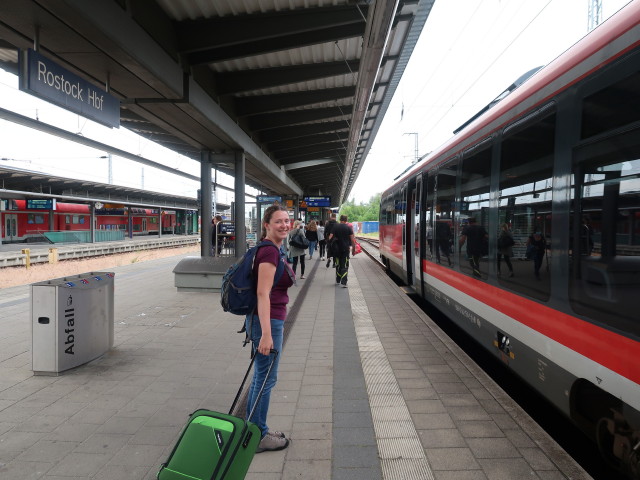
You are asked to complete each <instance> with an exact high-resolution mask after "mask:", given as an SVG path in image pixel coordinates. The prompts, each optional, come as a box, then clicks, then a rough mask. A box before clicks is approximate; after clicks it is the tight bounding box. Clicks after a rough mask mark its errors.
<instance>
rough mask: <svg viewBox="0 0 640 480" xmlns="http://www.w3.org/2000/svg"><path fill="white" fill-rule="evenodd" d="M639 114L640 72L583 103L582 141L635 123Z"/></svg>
mask: <svg viewBox="0 0 640 480" xmlns="http://www.w3.org/2000/svg"><path fill="white" fill-rule="evenodd" d="M621 99H624V101H621ZM639 111H640V72H635V73H634V74H632V75H629V76H628V77H626V78H623V79H621V80H619V81H618V82H616V83H613V84H611V85H609V86H607V87H606V88H603V89H602V90H600V91H598V92H596V93H594V94H592V95H589V96H588V97H586V98H585V99H584V100H583V102H582V138H588V137H591V136H594V135H597V134H599V133H602V132H607V131H611V130H613V129H615V128H618V127H621V126H623V125H628V124H630V123H632V122H637V121H638V112H639Z"/></svg>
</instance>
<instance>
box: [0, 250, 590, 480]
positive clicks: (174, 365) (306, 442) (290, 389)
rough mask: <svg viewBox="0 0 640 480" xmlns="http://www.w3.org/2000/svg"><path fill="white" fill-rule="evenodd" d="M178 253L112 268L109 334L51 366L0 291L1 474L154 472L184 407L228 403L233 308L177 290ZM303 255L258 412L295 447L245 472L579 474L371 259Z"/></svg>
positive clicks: (236, 322) (132, 477)
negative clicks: (343, 264)
mask: <svg viewBox="0 0 640 480" xmlns="http://www.w3.org/2000/svg"><path fill="white" fill-rule="evenodd" d="M181 258H182V257H170V258H164V259H159V260H153V261H148V262H144V263H136V264H131V265H127V266H123V267H117V268H114V269H113V271H115V272H116V277H115V346H114V348H113V349H112V350H111V351H110V352H109V353H107V354H106V355H104V356H102V357H101V358H99V359H97V360H94V361H93V362H91V363H89V364H87V365H84V366H81V367H79V368H77V369H75V370H72V371H69V372H66V373H64V374H63V375H61V376H58V377H46V376H34V375H33V374H32V371H31V329H30V313H29V307H30V290H29V287H28V286H21V287H13V288H8V289H4V290H1V291H0V329H1V331H2V333H3V334H2V336H1V338H0V479H2V480H5V479H6V480H23V479H46V480H63V479H65V480H70V479H96V480H149V479H153V478H155V476H156V473H157V471H158V469H159V467H160V464H161V463H162V462H163V461H164V460H165V459H166V458H167V455H168V454H169V452H170V451H171V448H172V446H173V444H174V442H175V441H176V439H177V437H178V435H179V434H180V432H181V429H182V427H183V426H184V424H185V422H186V421H187V418H188V415H189V414H190V413H191V412H193V411H194V410H196V409H198V408H209V409H213V410H220V411H226V410H228V408H229V406H230V405H231V402H232V400H233V397H234V395H235V392H236V390H237V387H238V385H239V383H240V380H241V378H242V374H243V373H244V370H245V369H246V367H247V365H248V361H249V348H242V346H241V343H242V340H243V338H244V335H243V334H238V333H236V331H237V330H238V329H239V328H240V326H241V323H242V319H241V318H240V317H236V316H233V315H230V314H226V313H224V312H222V309H221V307H220V304H219V296H218V294H215V293H178V292H177V291H176V288H175V287H174V278H173V274H172V273H171V272H172V270H173V268H174V267H175V265H176V263H177V262H178V261H179V260H180V259H181ZM306 268H307V271H306V272H305V277H306V278H305V279H303V280H298V284H297V285H296V286H295V287H293V288H291V290H290V304H289V307H290V316H289V319H288V322H289V325H288V327H287V330H288V332H287V338H286V342H285V347H284V349H283V350H284V351H283V353H282V357H281V363H280V372H279V378H278V383H277V386H276V389H275V390H274V392H273V393H272V397H271V407H270V412H269V425H270V427H271V428H272V429H275V430H280V431H284V432H286V433H287V435H288V436H290V438H291V445H290V446H289V448H287V449H286V450H283V451H280V452H265V453H261V454H257V455H256V456H255V458H254V461H253V463H252V465H251V469H250V471H249V474H248V475H247V478H248V479H261V480H275V479H286V480H291V479H305V480H307V479H309V480H313V479H323V480H324V479H334V480H340V479H345V480H346V479H350V480H357V479H367V480H372V479H373V480H375V479H398V480H400V479H403V480H404V479H412V478H415V479H437V480H454V479H455V480H471V479H484V480H511V479H522V478H527V479H543V480H559V479H574V480H575V479H588V478H589V477H588V475H587V474H586V473H584V471H582V470H581V469H580V468H579V467H578V466H577V465H576V464H575V463H574V462H573V460H572V459H571V458H569V457H568V456H567V455H566V454H565V453H564V452H563V451H562V450H561V449H560V448H559V447H558V446H557V445H556V444H555V443H554V442H553V441H552V440H551V439H550V438H549V437H548V436H547V435H546V434H545V433H544V432H542V431H541V430H540V428H539V427H538V426H537V425H536V424H535V423H534V422H533V421H532V420H531V419H530V418H529V417H528V416H527V415H526V414H525V413H524V412H523V411H522V410H521V409H520V408H519V407H518V406H517V405H515V404H514V403H513V402H512V401H511V400H510V399H509V398H508V397H507V396H506V395H505V394H504V393H503V392H502V390H501V389H500V388H499V387H498V386H497V385H496V384H495V383H494V382H492V381H491V380H490V379H489V378H488V377H487V376H486V375H485V374H484V373H483V372H482V371H480V370H479V369H478V368H477V366H475V364H473V362H471V361H470V360H469V359H468V358H467V356H466V355H465V354H464V353H463V352H461V351H460V350H459V348H458V347H457V346H456V345H454V344H452V342H451V341H450V340H449V339H448V338H447V337H446V336H445V335H444V334H443V333H442V332H441V331H440V330H439V329H438V327H437V326H435V325H434V324H433V323H432V322H431V321H430V319H429V318H428V317H427V316H426V315H425V314H424V313H422V312H421V311H420V310H419V309H417V307H415V305H413V304H412V302H411V301H410V300H409V299H408V298H407V297H406V296H405V295H404V294H403V293H402V292H401V290H400V289H399V288H398V287H397V286H396V285H395V284H394V283H393V282H392V281H391V280H390V279H389V278H388V277H386V275H384V274H383V272H382V271H380V270H379V269H378V268H377V267H376V266H375V265H374V264H373V262H372V261H371V260H369V259H368V258H367V257H365V256H364V255H358V257H356V258H354V259H353V260H352V268H351V272H350V274H349V288H340V287H336V286H335V282H334V273H333V270H331V269H327V268H326V267H325V265H324V262H321V261H319V260H318V259H317V258H314V259H312V260H309V259H307V261H306Z"/></svg>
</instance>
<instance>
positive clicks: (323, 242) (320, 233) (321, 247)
mask: <svg viewBox="0 0 640 480" xmlns="http://www.w3.org/2000/svg"><path fill="white" fill-rule="evenodd" d="M326 246H327V241H326V240H325V237H324V220H320V222H319V223H318V249H319V250H320V261H323V260H324V255H325V250H326Z"/></svg>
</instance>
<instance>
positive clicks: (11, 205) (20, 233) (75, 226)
mask: <svg viewBox="0 0 640 480" xmlns="http://www.w3.org/2000/svg"><path fill="white" fill-rule="evenodd" d="M6 202H7V203H6V206H5V210H3V211H0V216H1V218H2V242H3V243H15V242H28V241H34V240H40V239H42V238H43V234H44V233H45V232H65V231H87V230H89V229H90V224H91V211H90V207H89V205H88V204H81V203H63V202H56V203H55V210H54V209H46V210H43V209H36V208H28V204H27V200H24V199H18V200H7V201H6ZM129 211H130V212H131V224H132V230H133V235H151V234H157V233H158V228H159V225H162V232H163V233H173V232H174V229H175V226H176V212H175V211H173V210H167V211H162V214H161V217H160V220H159V218H158V210H157V209H150V208H136V207H127V208H125V207H124V206H122V205H113V206H111V205H105V206H103V208H100V209H96V212H95V214H96V215H95V225H94V227H95V229H96V230H122V231H124V232H125V234H126V235H128V233H129ZM51 214H52V215H53V220H52V222H51V223H50V219H49V216H50V215H51Z"/></svg>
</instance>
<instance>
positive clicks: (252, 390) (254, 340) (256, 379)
mask: <svg viewBox="0 0 640 480" xmlns="http://www.w3.org/2000/svg"><path fill="white" fill-rule="evenodd" d="M249 323H253V325H252V326H250V325H249ZM245 325H246V327H247V332H250V333H249V338H251V349H252V353H255V351H256V350H257V348H258V344H259V343H260V338H261V337H262V328H261V327H260V320H259V319H258V315H254V316H253V322H250V318H249V315H247V317H246V318H245ZM283 333H284V321H283V320H277V319H274V318H272V319H271V337H272V338H273V348H274V350H277V351H278V356H277V357H276V359H275V362H274V363H273V368H272V369H271V373H269V378H268V379H267V383H266V384H265V386H264V390H263V392H262V396H261V397H260V401H259V402H258V404H257V406H256V410H255V412H254V413H253V417H252V418H250V419H249V420H250V421H251V422H253V423H255V424H256V425H257V426H258V428H259V429H260V431H261V432H262V436H263V437H264V436H265V435H266V434H267V432H268V431H269V427H268V426H267V412H268V411H269V401H270V400H271V389H273V387H274V386H275V385H276V381H277V380H278V364H279V363H280V355H281V354H282V340H283ZM272 358H273V354H272V355H262V354H261V353H256V360H255V362H254V364H253V379H252V380H251V384H250V385H249V396H248V397H247V418H248V417H249V413H251V408H252V407H253V404H254V403H256V398H257V397H258V393H259V392H260V387H262V383H263V382H264V379H265V377H266V375H267V370H268V369H269V365H271V360H272Z"/></svg>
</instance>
